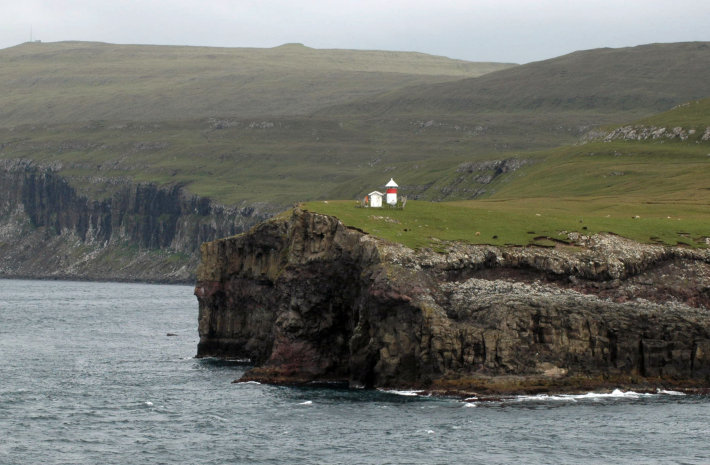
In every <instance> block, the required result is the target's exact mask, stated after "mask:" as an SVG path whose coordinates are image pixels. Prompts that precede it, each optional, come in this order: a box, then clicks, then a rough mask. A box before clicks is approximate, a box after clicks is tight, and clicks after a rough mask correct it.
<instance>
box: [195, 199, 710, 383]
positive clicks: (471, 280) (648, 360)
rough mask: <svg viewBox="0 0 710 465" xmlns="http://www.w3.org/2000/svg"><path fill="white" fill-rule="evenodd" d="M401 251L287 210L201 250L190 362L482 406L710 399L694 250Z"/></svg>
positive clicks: (709, 304)
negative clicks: (236, 364)
mask: <svg viewBox="0 0 710 465" xmlns="http://www.w3.org/2000/svg"><path fill="white" fill-rule="evenodd" d="M570 240H571V243H570V244H569V245H562V244H560V245H559V246H558V247H555V248H541V247H505V248H501V247H493V246H474V245H467V244H460V243H452V244H447V245H446V246H447V248H448V250H447V253H436V252H433V251H431V250H419V251H414V250H411V249H408V248H406V247H404V246H401V245H398V244H392V243H388V242H385V241H382V240H380V239H377V238H375V237H372V236H369V235H367V234H364V233H362V232H361V231H358V230H355V229H349V228H347V227H346V226H345V225H343V224H342V223H341V222H340V221H339V220H338V219H337V218H334V217H330V216H325V215H320V214H315V213H311V212H308V211H302V210H299V209H295V210H294V211H293V213H292V214H291V216H288V217H280V218H278V219H273V220H269V221H267V222H264V223H262V224H260V225H258V226H257V227H255V228H254V229H253V230H252V231H250V232H249V233H247V234H243V235H239V236H234V237H230V238H226V239H221V240H217V241H213V242H209V243H206V244H204V245H203V246H202V262H201V264H200V266H199V268H198V278H197V285H196V288H195V294H196V296H197V298H198V301H199V307H200V311H199V333H200V343H199V345H198V354H197V355H198V357H223V358H237V359H248V360H250V361H251V362H252V363H253V364H254V368H252V369H251V370H249V371H248V372H247V373H246V374H245V375H244V377H243V378H242V380H243V381H248V380H253V381H260V382H269V383H285V384H300V383H306V384H307V383H342V384H344V383H347V385H349V386H351V387H354V388H398V389H421V390H424V391H425V392H428V393H437V394H439V395H460V396H469V397H470V396H480V395H484V396H496V395H512V394H519V393H542V392H569V393H572V392H588V391H591V390H611V389H614V388H625V389H637V390H642V391H644V392H646V391H654V390H655V389H657V388H662V389H676V390H684V391H687V392H707V388H708V387H710V318H709V317H710V250H707V249H685V248H679V247H666V246H659V245H648V244H638V243H635V242H633V241H629V240H626V239H623V238H620V237H616V236H612V235H596V236H582V235H578V234H575V233H573V234H571V235H570Z"/></svg>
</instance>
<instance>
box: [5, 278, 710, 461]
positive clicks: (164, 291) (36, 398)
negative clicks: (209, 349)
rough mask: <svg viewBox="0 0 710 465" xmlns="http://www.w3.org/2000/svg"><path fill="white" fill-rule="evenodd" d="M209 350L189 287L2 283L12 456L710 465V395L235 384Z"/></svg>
mask: <svg viewBox="0 0 710 465" xmlns="http://www.w3.org/2000/svg"><path fill="white" fill-rule="evenodd" d="M168 333H172V334H175V336H168V335H167V334H168ZM196 346H197V303H196V300H195V298H194V297H193V296H192V288H191V287H188V286H159V285H141V284H115V283H79V282H43V281H20V280H0V464H2V465H13V464H102V465H105V464H171V465H173V464H242V463H244V464H250V463H259V464H261V463H263V464H387V463H392V464H405V463H406V464H420V463H421V464H458V463H461V464H476V463H481V464H508V463H520V464H555V463H564V464H568V463H569V464H610V463H613V464H624V463H629V464H632V463H633V464H671V463H677V464H709V463H710V399H709V398H708V397H703V396H688V395H679V393H674V392H659V393H658V394H652V395H647V394H646V395H644V394H636V393H629V392H622V391H616V392H614V393H611V394H605V395H597V394H589V395H583V396H534V397H517V398H512V399H507V400H504V401H498V402H474V401H468V402H466V401H461V400H456V399H445V398H431V397H422V396H417V395H415V394H416V393H413V392H380V391H348V390H344V389H342V390H334V389H315V388H311V389H308V388H294V387H277V386H268V385H262V384H257V383H247V384H232V383H231V381H232V380H234V379H236V378H238V377H239V376H240V375H241V374H242V373H243V371H244V370H245V369H246V367H243V366H239V365H236V364H231V363H226V362H221V361H218V360H197V359H195V358H194V354H195V351H196Z"/></svg>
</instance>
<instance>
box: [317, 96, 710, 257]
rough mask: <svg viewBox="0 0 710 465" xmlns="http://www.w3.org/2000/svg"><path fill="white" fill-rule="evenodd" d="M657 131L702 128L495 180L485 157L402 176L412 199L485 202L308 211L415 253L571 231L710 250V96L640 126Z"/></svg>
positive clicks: (541, 240)
mask: <svg viewBox="0 0 710 465" xmlns="http://www.w3.org/2000/svg"><path fill="white" fill-rule="evenodd" d="M648 125H651V126H654V127H681V128H683V129H684V130H685V131H686V132H688V131H689V130H690V129H695V130H696V132H695V134H694V135H693V136H692V137H689V138H688V139H686V140H681V139H679V138H675V139H658V140H653V139H650V140H640V141H639V140H633V141H630V140H614V141H610V142H593V143H586V144H580V145H575V146H568V147H561V148H558V149H554V150H549V151H540V152H527V153H518V154H516V155H515V156H516V157H517V160H524V161H525V163H517V164H516V165H515V166H517V169H516V170H514V171H508V172H505V173H500V176H498V178H494V179H493V180H492V182H490V183H488V184H481V182H480V178H481V177H484V178H485V177H486V176H487V174H490V172H492V171H495V170H496V169H498V170H500V166H501V165H500V164H499V165H495V164H485V163H481V162H480V160H478V161H477V163H478V165H477V166H479V167H480V168H481V169H478V170H471V169H462V167H464V168H465V167H467V166H468V165H467V164H466V163H462V164H459V165H455V166H451V165H450V166H446V165H439V169H438V170H437V169H436V168H435V166H434V165H426V166H427V169H423V170H422V172H418V170H412V169H409V170H407V169H404V170H401V172H399V173H398V175H399V177H397V178H396V180H397V181H398V182H399V183H400V186H402V189H400V192H401V193H402V194H405V195H406V194H410V195H411V194H412V193H413V191H416V189H412V187H411V186H417V185H420V184H421V183H422V182H432V183H431V184H430V185H429V187H428V188H427V189H425V190H424V191H423V192H418V191H417V192H418V195H420V196H421V197H423V198H442V197H443V198H457V197H458V198H465V196H466V195H467V192H469V193H470V192H472V191H474V190H476V189H484V192H483V193H482V194H481V196H482V198H481V199H479V200H460V201H452V202H443V203H429V202H420V201H419V202H418V201H410V202H408V203H407V206H406V209H404V210H397V209H381V210H379V209H372V208H370V209H365V208H356V207H355V202H354V201H336V202H333V201H328V202H322V201H321V202H309V203H307V204H305V208H307V209H310V210H313V211H318V212H322V213H326V214H332V215H335V216H338V217H340V218H341V219H343V221H344V222H345V223H346V224H349V225H352V226H355V227H358V228H360V229H362V230H364V231H367V232H369V233H372V234H375V235H378V236H381V237H384V238H386V239H389V240H392V241H395V242H401V243H403V244H405V245H408V246H410V247H435V248H440V247H442V241H449V240H462V241H466V242H470V243H475V244H496V245H505V244H512V245H527V244H535V245H540V246H552V245H555V244H559V243H561V242H564V241H565V240H566V232H570V231H576V232H579V233H581V234H592V233H599V232H611V233H614V234H618V235H621V236H624V237H628V238H630V239H634V240H637V241H641V242H648V243H661V244H668V245H676V244H681V245H684V246H689V247H708V246H710V140H703V138H702V135H703V134H705V131H708V128H710V99H705V100H701V101H696V102H691V103H689V104H684V105H680V106H678V107H677V108H674V109H673V110H671V111H668V112H664V113H661V114H658V115H655V116H653V117H649V118H645V119H643V120H639V121H637V122H635V123H632V124H631V126H648ZM509 155H510V154H509ZM511 156H512V155H511ZM496 166H497V168H496ZM503 166H504V165H503ZM511 166H513V165H511ZM386 178H387V176H386V175H383V176H381V177H380V179H379V180H380V181H381V182H380V184H382V183H384V182H386V180H387V179H386ZM435 178H436V179H435ZM360 182H361V183H363V184H364V183H366V180H365V179H361V180H360ZM368 187H371V188H374V187H379V186H373V185H371V186H364V190H363V192H364V191H367V190H368Z"/></svg>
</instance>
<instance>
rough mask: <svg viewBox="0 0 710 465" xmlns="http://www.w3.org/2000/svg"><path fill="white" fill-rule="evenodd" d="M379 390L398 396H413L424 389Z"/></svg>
mask: <svg viewBox="0 0 710 465" xmlns="http://www.w3.org/2000/svg"><path fill="white" fill-rule="evenodd" d="M379 391H381V392H386V393H387V394H395V395H398V396H408V397H413V396H418V395H419V394H421V393H422V392H424V391H398V390H396V389H379Z"/></svg>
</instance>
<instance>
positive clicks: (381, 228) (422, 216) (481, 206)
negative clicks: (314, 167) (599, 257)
mask: <svg viewBox="0 0 710 465" xmlns="http://www.w3.org/2000/svg"><path fill="white" fill-rule="evenodd" d="M303 208H305V209H307V210H309V211H314V212H318V213H323V214H327V215H333V216H336V217H338V218H339V219H341V221H343V222H344V223H345V224H346V225H348V226H353V227H356V228H359V229H361V230H363V231H365V232H367V233H369V234H372V235H375V236H377V237H381V238H384V239H387V240H389V241H392V242H397V243H401V244H404V245H406V246H407V247H411V248H422V247H431V248H434V249H435V250H443V246H444V245H445V244H444V243H443V242H446V241H463V242H467V243H471V244H491V245H501V246H502V245H518V246H523V245H538V246H542V247H549V246H554V245H556V244H563V243H564V242H566V241H567V236H566V233H565V232H572V231H577V232H579V233H581V234H594V233H614V234H617V235H620V236H623V237H627V238H629V239H633V240H636V241H639V242H645V243H661V244H667V245H679V244H681V245H684V246H689V247H706V246H707V244H706V243H705V238H706V237H708V236H710V228H709V227H708V225H710V208H708V206H707V205H692V204H689V205H682V206H678V205H665V206H658V205H651V204H638V203H619V202H618V200H617V199H605V198H594V199H587V198H585V199H579V198H564V199H551V198H538V199H520V200H505V201H495V200H472V201H461V202H442V203H434V202H424V201H410V202H408V203H407V206H406V208H405V209H402V210H398V209H390V208H383V209H377V208H357V207H356V203H355V202H354V201H319V202H307V203H305V204H304V205H303ZM671 214H674V215H673V216H671ZM669 216H670V217H669ZM637 217H638V218H637ZM442 241H443V242H442Z"/></svg>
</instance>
